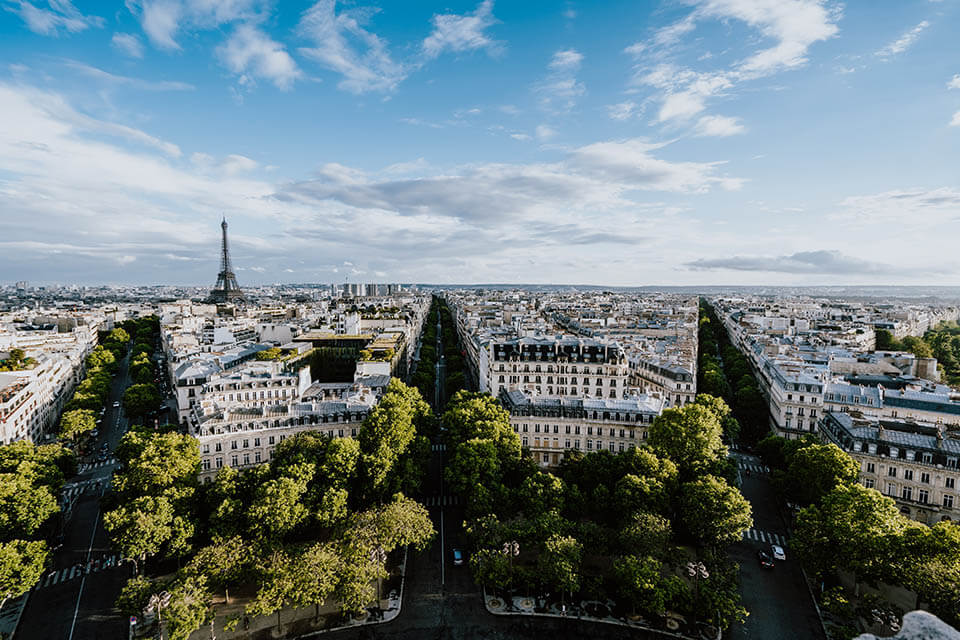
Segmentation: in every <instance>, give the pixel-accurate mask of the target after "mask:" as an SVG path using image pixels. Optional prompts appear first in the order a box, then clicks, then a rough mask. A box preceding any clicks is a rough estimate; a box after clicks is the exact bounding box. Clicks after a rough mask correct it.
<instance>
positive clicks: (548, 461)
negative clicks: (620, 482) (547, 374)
mask: <svg viewBox="0 0 960 640" xmlns="http://www.w3.org/2000/svg"><path fill="white" fill-rule="evenodd" d="M499 398H500V402H501V403H502V404H503V406H504V408H505V409H506V410H507V412H508V413H509V414H510V425H511V426H512V427H513V430H514V431H515V432H516V433H517V434H518V435H519V436H520V440H521V443H522V444H523V446H524V447H526V448H527V449H529V451H530V453H531V455H533V457H534V459H535V460H536V461H537V463H538V464H539V465H540V466H542V467H549V466H555V465H558V464H560V462H561V461H562V460H563V457H564V454H565V453H566V452H569V451H582V452H584V453H590V452H593V451H604V450H606V451H610V452H613V453H621V452H623V451H625V450H627V449H630V448H633V447H636V446H638V445H639V444H641V443H642V442H644V441H645V440H646V439H647V434H648V430H649V428H650V425H652V424H653V421H654V420H655V419H656V418H657V416H659V415H660V414H661V413H662V412H663V409H664V405H665V401H664V399H663V398H662V397H654V396H648V395H636V396H630V397H628V398H589V397H569V396H568V397H564V398H559V397H557V398H545V397H539V396H537V395H534V394H531V393H529V392H524V391H521V390H511V391H508V390H505V389H504V390H502V391H501V393H500V396H499Z"/></svg>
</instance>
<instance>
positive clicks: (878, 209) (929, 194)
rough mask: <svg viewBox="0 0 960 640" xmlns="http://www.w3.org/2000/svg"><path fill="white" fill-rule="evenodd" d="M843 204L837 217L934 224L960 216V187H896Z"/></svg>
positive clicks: (913, 225) (851, 197)
mask: <svg viewBox="0 0 960 640" xmlns="http://www.w3.org/2000/svg"><path fill="white" fill-rule="evenodd" d="M958 115H960V113H958ZM954 120H955V121H956V123H957V124H958V125H960V117H958V116H954ZM840 207H841V209H840V210H839V211H838V212H837V213H835V214H834V216H833V217H834V218H836V219H848V220H853V221H855V222H858V223H863V222H869V223H871V224H875V223H884V224H885V223H893V224H895V225H904V226H911V227H930V226H936V225H939V224H941V223H943V222H948V221H957V220H960V190H957V189H954V188H951V187H941V188H938V189H922V188H916V189H896V190H893V191H885V192H883V193H877V194H871V195H863V196H850V197H848V198H845V199H844V200H843V201H841V203H840Z"/></svg>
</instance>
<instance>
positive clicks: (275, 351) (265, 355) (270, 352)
mask: <svg viewBox="0 0 960 640" xmlns="http://www.w3.org/2000/svg"><path fill="white" fill-rule="evenodd" d="M280 353H281V351H280V347H271V348H270V349H264V350H263V351H258V352H257V356H256V358H257V360H279V359H280Z"/></svg>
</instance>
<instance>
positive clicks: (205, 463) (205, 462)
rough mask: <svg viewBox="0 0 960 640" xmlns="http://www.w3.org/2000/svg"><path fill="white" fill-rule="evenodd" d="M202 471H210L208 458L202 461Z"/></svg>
mask: <svg viewBox="0 0 960 640" xmlns="http://www.w3.org/2000/svg"><path fill="white" fill-rule="evenodd" d="M203 470H204V471H209V470H210V458H204V459H203Z"/></svg>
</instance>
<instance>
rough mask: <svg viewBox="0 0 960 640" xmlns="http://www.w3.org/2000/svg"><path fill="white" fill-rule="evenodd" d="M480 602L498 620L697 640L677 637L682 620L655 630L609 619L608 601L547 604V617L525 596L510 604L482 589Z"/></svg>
mask: <svg viewBox="0 0 960 640" xmlns="http://www.w3.org/2000/svg"><path fill="white" fill-rule="evenodd" d="M483 599H484V605H485V606H486V608H487V611H488V612H489V613H492V614H493V615H498V616H542V617H546V618H570V619H574V620H580V621H585V622H601V623H603V624H613V625H618V626H621V627H629V628H632V629H643V630H645V631H649V632H651V633H655V634H658V635H660V636H663V637H665V638H680V639H682V640H699V638H697V636H695V635H686V634H684V633H681V631H680V629H681V627H684V626H692V625H687V621H686V619H684V618H683V617H682V616H679V615H677V616H669V615H668V616H665V617H664V618H663V622H662V624H661V625H660V626H655V624H656V623H655V622H653V621H650V620H647V619H645V618H642V617H640V616H633V617H627V618H617V617H614V616H613V615H610V612H611V610H612V608H613V607H612V605H613V604H614V603H613V601H612V600H608V601H607V602H605V603H604V602H599V601H596V602H594V601H586V600H584V601H581V602H579V603H571V604H568V605H566V610H565V611H564V610H563V609H562V608H561V606H560V605H558V603H555V602H554V603H551V604H550V607H549V608H548V611H549V613H547V612H544V613H540V612H537V611H536V608H537V602H536V599H534V598H531V597H529V596H514V597H513V598H512V602H507V601H505V600H504V599H503V598H500V597H497V596H491V595H488V594H487V592H486V589H484V591H483ZM544 604H546V603H544ZM590 610H593V611H596V612H598V613H599V612H605V613H606V615H590V613H588V612H589V611H590ZM684 631H688V632H692V631H693V630H692V629H685V630H684ZM722 637H723V632H722V631H719V630H718V631H717V635H716V640H721V638H722Z"/></svg>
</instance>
